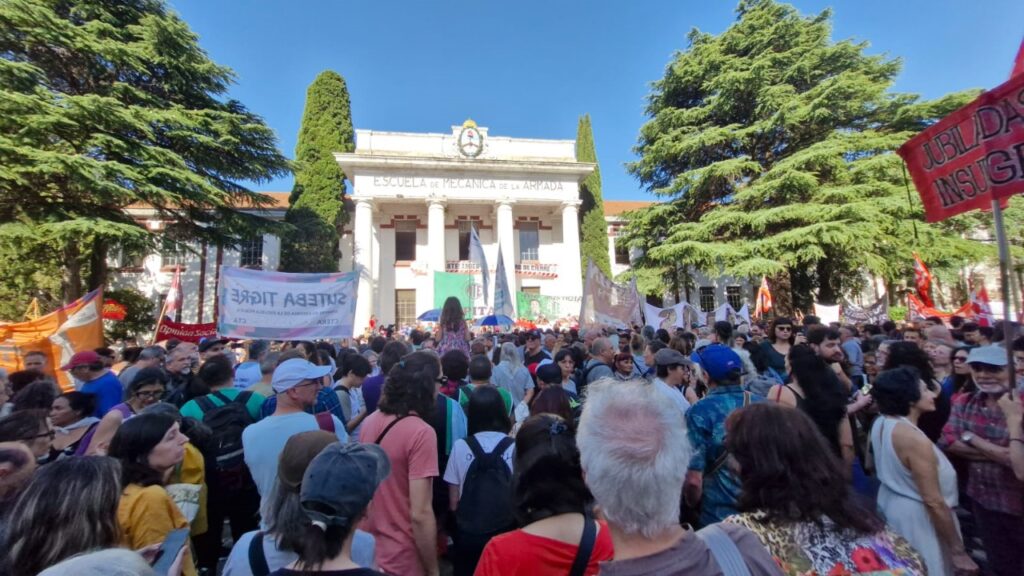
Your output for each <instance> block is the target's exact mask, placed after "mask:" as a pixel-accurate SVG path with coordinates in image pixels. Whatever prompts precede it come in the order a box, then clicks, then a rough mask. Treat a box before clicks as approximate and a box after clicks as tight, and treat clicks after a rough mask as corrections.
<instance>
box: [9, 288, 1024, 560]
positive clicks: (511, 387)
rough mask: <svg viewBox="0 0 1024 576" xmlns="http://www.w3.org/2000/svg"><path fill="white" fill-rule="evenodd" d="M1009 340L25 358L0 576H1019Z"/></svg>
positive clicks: (447, 321)
mask: <svg viewBox="0 0 1024 576" xmlns="http://www.w3.org/2000/svg"><path fill="white" fill-rule="evenodd" d="M1014 329H1019V327H1017V326H1014ZM1001 336H1002V332H1001V331H1000V330H995V329H993V328H991V327H987V326H980V327H979V326H978V325H977V324H974V323H970V322H964V321H963V319H959V318H955V317H954V318H952V319H950V320H949V321H948V322H947V321H943V320H942V319H939V318H928V319H924V320H922V321H915V322H908V323H905V324H903V325H897V324H896V323H895V322H891V321H886V322H882V323H879V324H861V325H856V326H854V325H838V324H831V325H826V324H822V323H820V322H819V321H818V320H817V319H816V318H814V317H812V316H807V317H804V318H803V319H802V321H801V322H799V323H798V322H794V321H793V320H791V319H788V318H783V317H776V318H774V319H772V320H771V321H770V322H768V323H754V324H750V325H748V324H743V325H742V326H740V327H736V326H733V325H732V324H730V323H729V322H716V323H714V324H713V325H711V326H691V327H681V328H678V329H675V330H674V331H668V330H665V329H660V330H654V329H652V328H650V327H643V328H642V327H639V326H637V327H633V328H632V329H612V328H607V327H600V326H594V327H587V328H585V329H582V330H577V329H575V328H573V329H565V330H553V329H552V330H545V331H540V330H514V331H511V332H487V333H483V332H479V331H476V332H474V329H473V328H472V327H471V326H469V325H467V323H466V321H465V320H464V317H463V311H462V309H461V307H460V306H459V304H458V301H457V300H455V299H449V301H448V302H447V303H446V304H445V307H444V308H443V310H442V313H441V317H440V319H439V321H438V323H437V325H436V326H435V327H434V329H433V330H430V331H427V330H421V329H415V330H409V331H395V330H393V329H386V328H379V329H377V330H375V331H374V332H373V333H372V334H371V335H370V336H369V337H367V338H360V339H356V340H352V341H340V342H326V341H324V342H267V341H250V342H230V341H227V340H224V339H218V338H212V339H207V340H204V341H201V342H199V343H198V344H194V343H190V342H181V341H173V340H172V341H167V342H162V343H160V344H159V345H151V346H145V347H127V346H126V347H123V348H121V349H120V350H117V351H115V350H112V349H109V348H101V349H98V350H92V351H82V352H78V353H76V354H75V355H74V356H73V357H72V358H71V359H70V361H69V362H68V363H67V364H65V365H63V366H49V365H48V364H47V356H46V355H44V354H40V353H32V352H29V353H27V354H25V356H24V357H23V358H22V363H23V365H24V369H23V370H20V371H18V372H13V373H10V374H2V382H0V384H2V386H0V401H2V402H0V404H2V408H0V541H2V544H0V545H2V546H3V549H4V550H5V554H3V555H2V558H0V573H3V574H11V575H12V576H22V575H26V576H27V575H35V574H45V575H50V576H57V575H71V574H74V575H81V574H85V575H88V574H126V575H127V574H139V575H142V574H152V573H154V572H153V569H152V568H151V567H150V564H151V563H153V562H160V561H161V559H162V560H163V562H164V564H165V565H166V564H167V563H168V561H172V562H170V564H171V565H170V568H169V571H168V573H171V574H185V575H189V576H191V575H196V574H205V575H207V576H214V575H216V574H224V575H228V576H239V575H246V576H248V575H268V574H273V575H276V576H293V575H300V574H302V575H310V574H323V575H326V576H367V575H373V574H388V575H392V576H419V575H436V574H441V573H442V572H443V573H451V574H455V575H456V576H461V575H472V574H476V575H483V576H498V575H524V576H526V575H528V576H537V575H541V576H545V575H552V576H554V575H565V574H570V575H574V576H580V575H593V574H598V573H600V574H607V575H641V574H666V575H668V574H686V575H708V576H713V575H719V574H721V575H725V576H732V575H744V574H751V575H772V576H776V575H780V574H782V575H786V576H796V575H808V574H817V575H820V576H826V575H845V574H868V573H872V574H907V575H924V574H931V575H973V574H992V575H995V576H1011V575H1015V576H1020V575H1021V574H1024V422H1022V420H1024V403H1022V401H1021V396H1020V393H1021V392H1022V391H1024V333H1022V332H1020V331H1019V330H1018V333H1017V334H1016V336H1015V339H1014V340H1012V341H1002V338H1001ZM1008 350H1009V351H1012V354H1013V357H1014V366H1015V367H1016V370H1015V371H1011V370H1010V368H1009V366H1008V364H1009V363H1008V358H1007V356H1008ZM57 371H63V372H64V373H66V374H67V376H68V377H69V380H70V381H72V382H73V383H74V386H73V390H72V389H70V388H69V389H67V390H62V389H61V388H60V387H59V386H58V385H57V384H56V379H55V376H56V374H57ZM183 533H187V535H188V538H185V539H176V536H177V535H181V534H183ZM174 542H178V544H176V545H172V543H174Z"/></svg>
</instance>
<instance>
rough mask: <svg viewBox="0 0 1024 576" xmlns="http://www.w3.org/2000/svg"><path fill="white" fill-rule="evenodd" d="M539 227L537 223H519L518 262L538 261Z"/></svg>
mask: <svg viewBox="0 0 1024 576" xmlns="http://www.w3.org/2000/svg"><path fill="white" fill-rule="evenodd" d="M539 228H540V225H539V223H537V222H520V223H519V261H520V262H523V261H526V260H533V261H536V260H539V259H540V256H539V253H540V230H539Z"/></svg>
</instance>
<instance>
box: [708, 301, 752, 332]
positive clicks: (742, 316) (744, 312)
mask: <svg viewBox="0 0 1024 576" xmlns="http://www.w3.org/2000/svg"><path fill="white" fill-rule="evenodd" d="M723 320H725V321H727V322H729V324H732V325H733V327H735V328H741V327H743V326H747V327H749V326H750V306H749V305H748V304H744V305H743V307H742V308H740V309H739V310H737V309H735V308H733V307H732V305H731V304H722V305H721V306H719V307H718V308H716V309H715V322H721V321H723Z"/></svg>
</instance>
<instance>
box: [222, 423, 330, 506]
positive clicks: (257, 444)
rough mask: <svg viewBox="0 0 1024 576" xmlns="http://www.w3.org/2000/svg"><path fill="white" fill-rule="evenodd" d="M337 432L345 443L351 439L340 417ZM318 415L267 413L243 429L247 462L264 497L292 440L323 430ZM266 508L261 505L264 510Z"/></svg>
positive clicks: (264, 497) (268, 495)
mask: <svg viewBox="0 0 1024 576" xmlns="http://www.w3.org/2000/svg"><path fill="white" fill-rule="evenodd" d="M331 419H333V420H334V433H335V434H336V435H337V436H338V440H340V441H341V442H342V443H345V442H348V433H347V432H345V427H344V426H342V424H341V421H340V420H338V419H337V418H336V417H334V416H331ZM319 429H320V426H319V425H318V424H317V421H316V417H314V416H313V415H312V414H306V413H305V412H296V413H295V414H285V415H284V416H267V417H266V418H264V419H263V420H260V421H259V422H257V423H255V424H250V425H249V426H247V427H246V428H245V430H242V448H243V450H244V453H245V464H246V466H248V467H249V472H250V473H252V479H253V480H254V481H255V482H256V488H257V489H258V490H259V492H260V499H261V500H263V501H266V499H267V498H269V497H270V492H271V490H272V489H273V487H274V484H275V483H276V482H277V461H278V459H279V458H280V457H281V452H282V451H283V450H284V445H285V443H286V442H288V439H289V438H291V437H292V436H294V435H296V434H298V433H300V432H308V431H310V430H319ZM262 508H263V507H262V506H260V509H262Z"/></svg>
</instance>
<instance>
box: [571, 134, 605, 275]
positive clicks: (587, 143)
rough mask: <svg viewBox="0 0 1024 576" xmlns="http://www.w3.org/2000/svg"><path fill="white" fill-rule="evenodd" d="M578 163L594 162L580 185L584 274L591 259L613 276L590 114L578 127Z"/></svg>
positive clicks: (603, 270)
mask: <svg viewBox="0 0 1024 576" xmlns="http://www.w3.org/2000/svg"><path fill="white" fill-rule="evenodd" d="M576 160H577V161H578V162H593V163H594V171H593V172H591V173H590V175H589V176H587V178H586V179H585V180H584V181H583V184H581V185H580V200H581V201H582V202H583V204H582V205H580V258H581V259H582V261H583V267H582V268H581V269H582V270H583V273H584V274H586V273H587V260H593V261H594V264H595V265H597V267H598V268H599V269H600V270H601V271H602V272H604V273H605V275H606V276H609V277H611V275H612V273H611V265H610V263H609V261H608V223H607V222H605V219H604V200H602V198H601V167H600V166H597V150H596V149H595V147H594V131H593V130H592V128H591V126H590V115H589V114H584V115H583V116H581V117H580V121H579V125H578V127H577V128H576Z"/></svg>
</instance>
